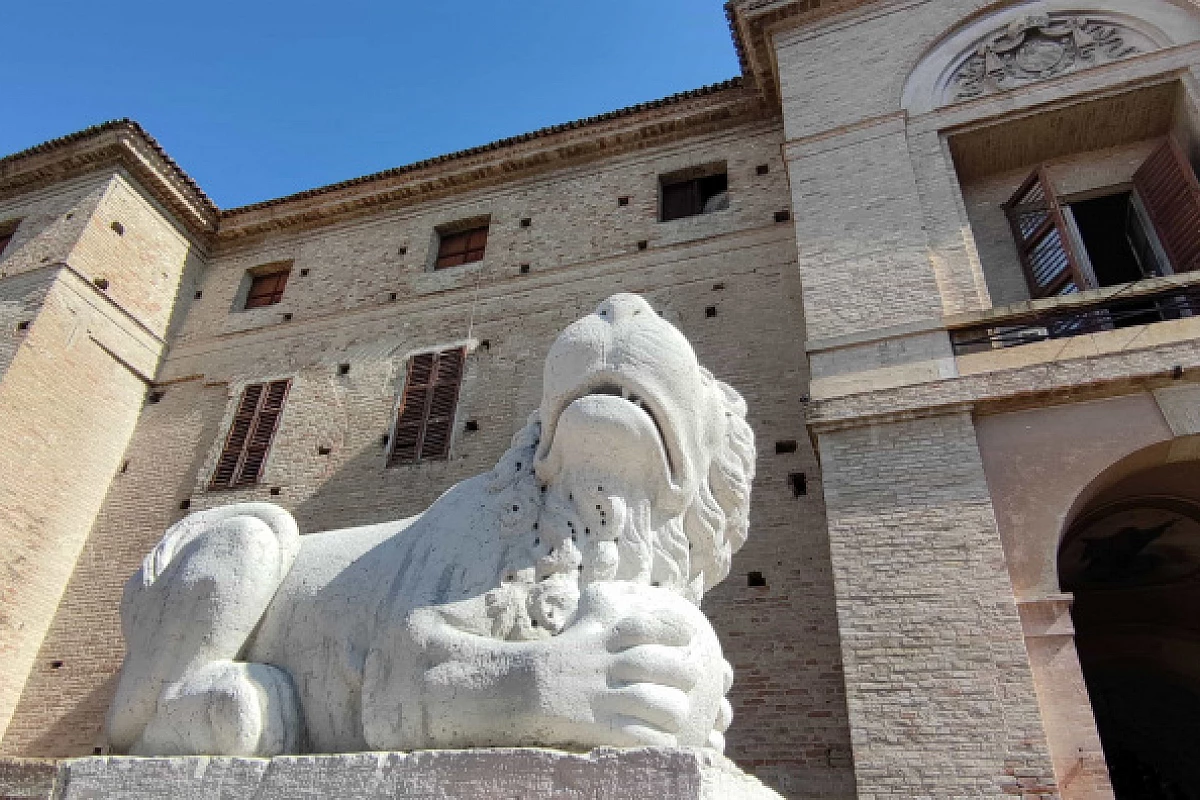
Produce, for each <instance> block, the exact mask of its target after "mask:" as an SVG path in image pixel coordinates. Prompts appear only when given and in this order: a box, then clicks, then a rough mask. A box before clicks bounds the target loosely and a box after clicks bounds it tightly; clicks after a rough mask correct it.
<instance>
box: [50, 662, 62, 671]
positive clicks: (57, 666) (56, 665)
mask: <svg viewBox="0 0 1200 800" xmlns="http://www.w3.org/2000/svg"><path fill="white" fill-rule="evenodd" d="M62 666H63V662H61V661H58V660H55V661H51V662H50V669H62Z"/></svg>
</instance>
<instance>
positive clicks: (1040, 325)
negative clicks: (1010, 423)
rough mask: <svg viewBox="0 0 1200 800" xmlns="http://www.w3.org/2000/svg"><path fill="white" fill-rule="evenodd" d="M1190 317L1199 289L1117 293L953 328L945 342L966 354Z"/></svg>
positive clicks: (1196, 310)
mask: <svg viewBox="0 0 1200 800" xmlns="http://www.w3.org/2000/svg"><path fill="white" fill-rule="evenodd" d="M1130 285H1131V286H1136V284H1130ZM1191 316H1200V285H1197V286H1194V287H1172V288H1171V289H1165V290H1163V291H1160V292H1152V293H1148V294H1138V295H1135V296H1132V297H1123V296H1122V295H1121V293H1120V292H1118V293H1117V294H1115V295H1110V296H1108V297H1105V298H1102V299H1099V300H1097V301H1095V302H1094V303H1089V304H1087V305H1078V306H1073V307H1070V308H1054V309H1046V310H1044V311H1035V312H1031V313H1028V314H1020V315H1014V316H1011V317H1006V318H1004V319H1003V320H998V321H995V322H991V323H987V324H983V325H972V326H970V327H964V328H957V329H953V330H951V331H950V341H951V342H952V343H953V345H954V354H955V355H966V354H968V353H978V352H982V351H986V350H996V349H1000V348H1004V347H1016V346H1017V345H1022V344H1029V343H1031V342H1042V341H1045V340H1047V339H1063V338H1066V337H1068V336H1082V335H1083V334H1087V333H1099V332H1101V331H1111V330H1115V329H1117V328H1128V327H1132V326H1134V325H1149V324H1151V323H1154V322H1163V321H1165V320H1172V319H1182V318H1184V317H1191Z"/></svg>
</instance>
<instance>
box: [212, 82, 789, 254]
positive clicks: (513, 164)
mask: <svg viewBox="0 0 1200 800" xmlns="http://www.w3.org/2000/svg"><path fill="white" fill-rule="evenodd" d="M770 114H771V111H770V110H769V108H768V107H767V106H765V105H764V104H763V102H762V99H761V97H760V95H759V94H758V93H757V92H756V91H754V90H753V88H751V87H748V86H746V85H745V83H744V81H743V80H742V79H740V78H735V79H733V80H730V81H726V82H725V83H722V84H716V85H714V86H708V87H704V88H702V89H697V90H694V91H691V92H685V93H683V94H680V95H674V96H672V97H668V98H664V99H663V100H657V101H654V102H651V103H645V104H642V105H639V106H633V107H631V108H627V109H620V110H618V111H613V112H610V113H608V114H604V115H601V116H598V117H592V118H589V119H585V120H579V121H576V122H571V123H566V124H564V125H556V126H553V127H551V128H545V129H542V130H538V131H533V132H531V133H527V134H523V135H521V136H517V137H513V138H511V139H505V140H501V141H499V142H493V143H491V144H487V145H483V146H481V147H477V148H472V149H470V150H464V151H461V152H457V153H450V154H447V155H443V156H438V157H436V158H432V159H429V160H427V161H421V162H417V163H415V164H410V165H407V166H403V167H397V168H395V169H390V170H386V171H384V172H379V173H375V174H373V175H366V176H363V177H361V178H355V179H353V180H349V181H344V182H342V183H336V184H332V185H330V186H323V187H320V188H317V189H311V190H308V191H305V192H300V193H298V194H295V195H290V196H287V197H281V198H278V199H275V200H269V201H266V202H263V203H256V204H254V205H250V206H243V207H241V208H233V209H229V210H227V211H223V212H222V213H221V217H220V225H219V232H218V237H217V238H218V241H219V242H221V243H233V242H236V241H239V240H242V239H245V238H246V237H250V236H256V235H261V234H264V233H268V232H270V231H273V230H280V229H285V228H292V227H297V226H303V227H308V226H314V225H322V224H328V223H330V222H333V221H336V220H341V219H345V218H347V217H351V216H355V215H358V214H361V213H364V212H365V211H370V210H375V209H378V208H380V207H383V206H399V205H404V204H407V203H411V202H418V201H423V200H429V199H435V198H437V197H441V196H444V195H446V194H449V193H453V192H458V191H462V190H464V189H466V188H468V187H478V186H487V185H493V184H497V183H501V182H504V181H511V180H513V179H514V178H518V177H521V176H523V175H532V174H535V173H537V172H540V171H543V170H546V169H552V168H557V167H562V166H568V165H571V164H575V163H583V162H586V161H588V160H591V159H593V158H597V157H601V156H604V157H608V156H612V155H614V154H616V153H620V152H629V151H634V150H638V149H641V148H645V147H650V146H655V145H660V144H664V143H668V142H670V141H673V140H676V139H682V138H684V137H686V136H692V135H695V134H697V133H703V132H706V131H711V130H718V129H720V128H723V127H727V126H729V125H731V124H740V123H744V122H749V121H753V120H755V119H761V118H766V117H768V116H770Z"/></svg>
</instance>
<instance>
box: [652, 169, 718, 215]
mask: <svg viewBox="0 0 1200 800" xmlns="http://www.w3.org/2000/svg"><path fill="white" fill-rule="evenodd" d="M727 208H729V178H728V176H727V175H726V174H725V173H724V172H722V173H720V174H718V175H709V176H707V177H704V178H693V179H691V180H686V181H676V182H672V183H668V182H666V181H664V182H663V184H662V214H661V217H660V218H661V220H662V221H663V222H667V221H669V220H673V219H682V218H683V217H694V216H696V215H698V214H709V213H712V212H713V211H724V210H725V209H727Z"/></svg>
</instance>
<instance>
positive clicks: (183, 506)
mask: <svg viewBox="0 0 1200 800" xmlns="http://www.w3.org/2000/svg"><path fill="white" fill-rule="evenodd" d="M191 507H192V501H191V500H180V501H179V509H180V510H181V511H187V510H188V509H189V508H191Z"/></svg>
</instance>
